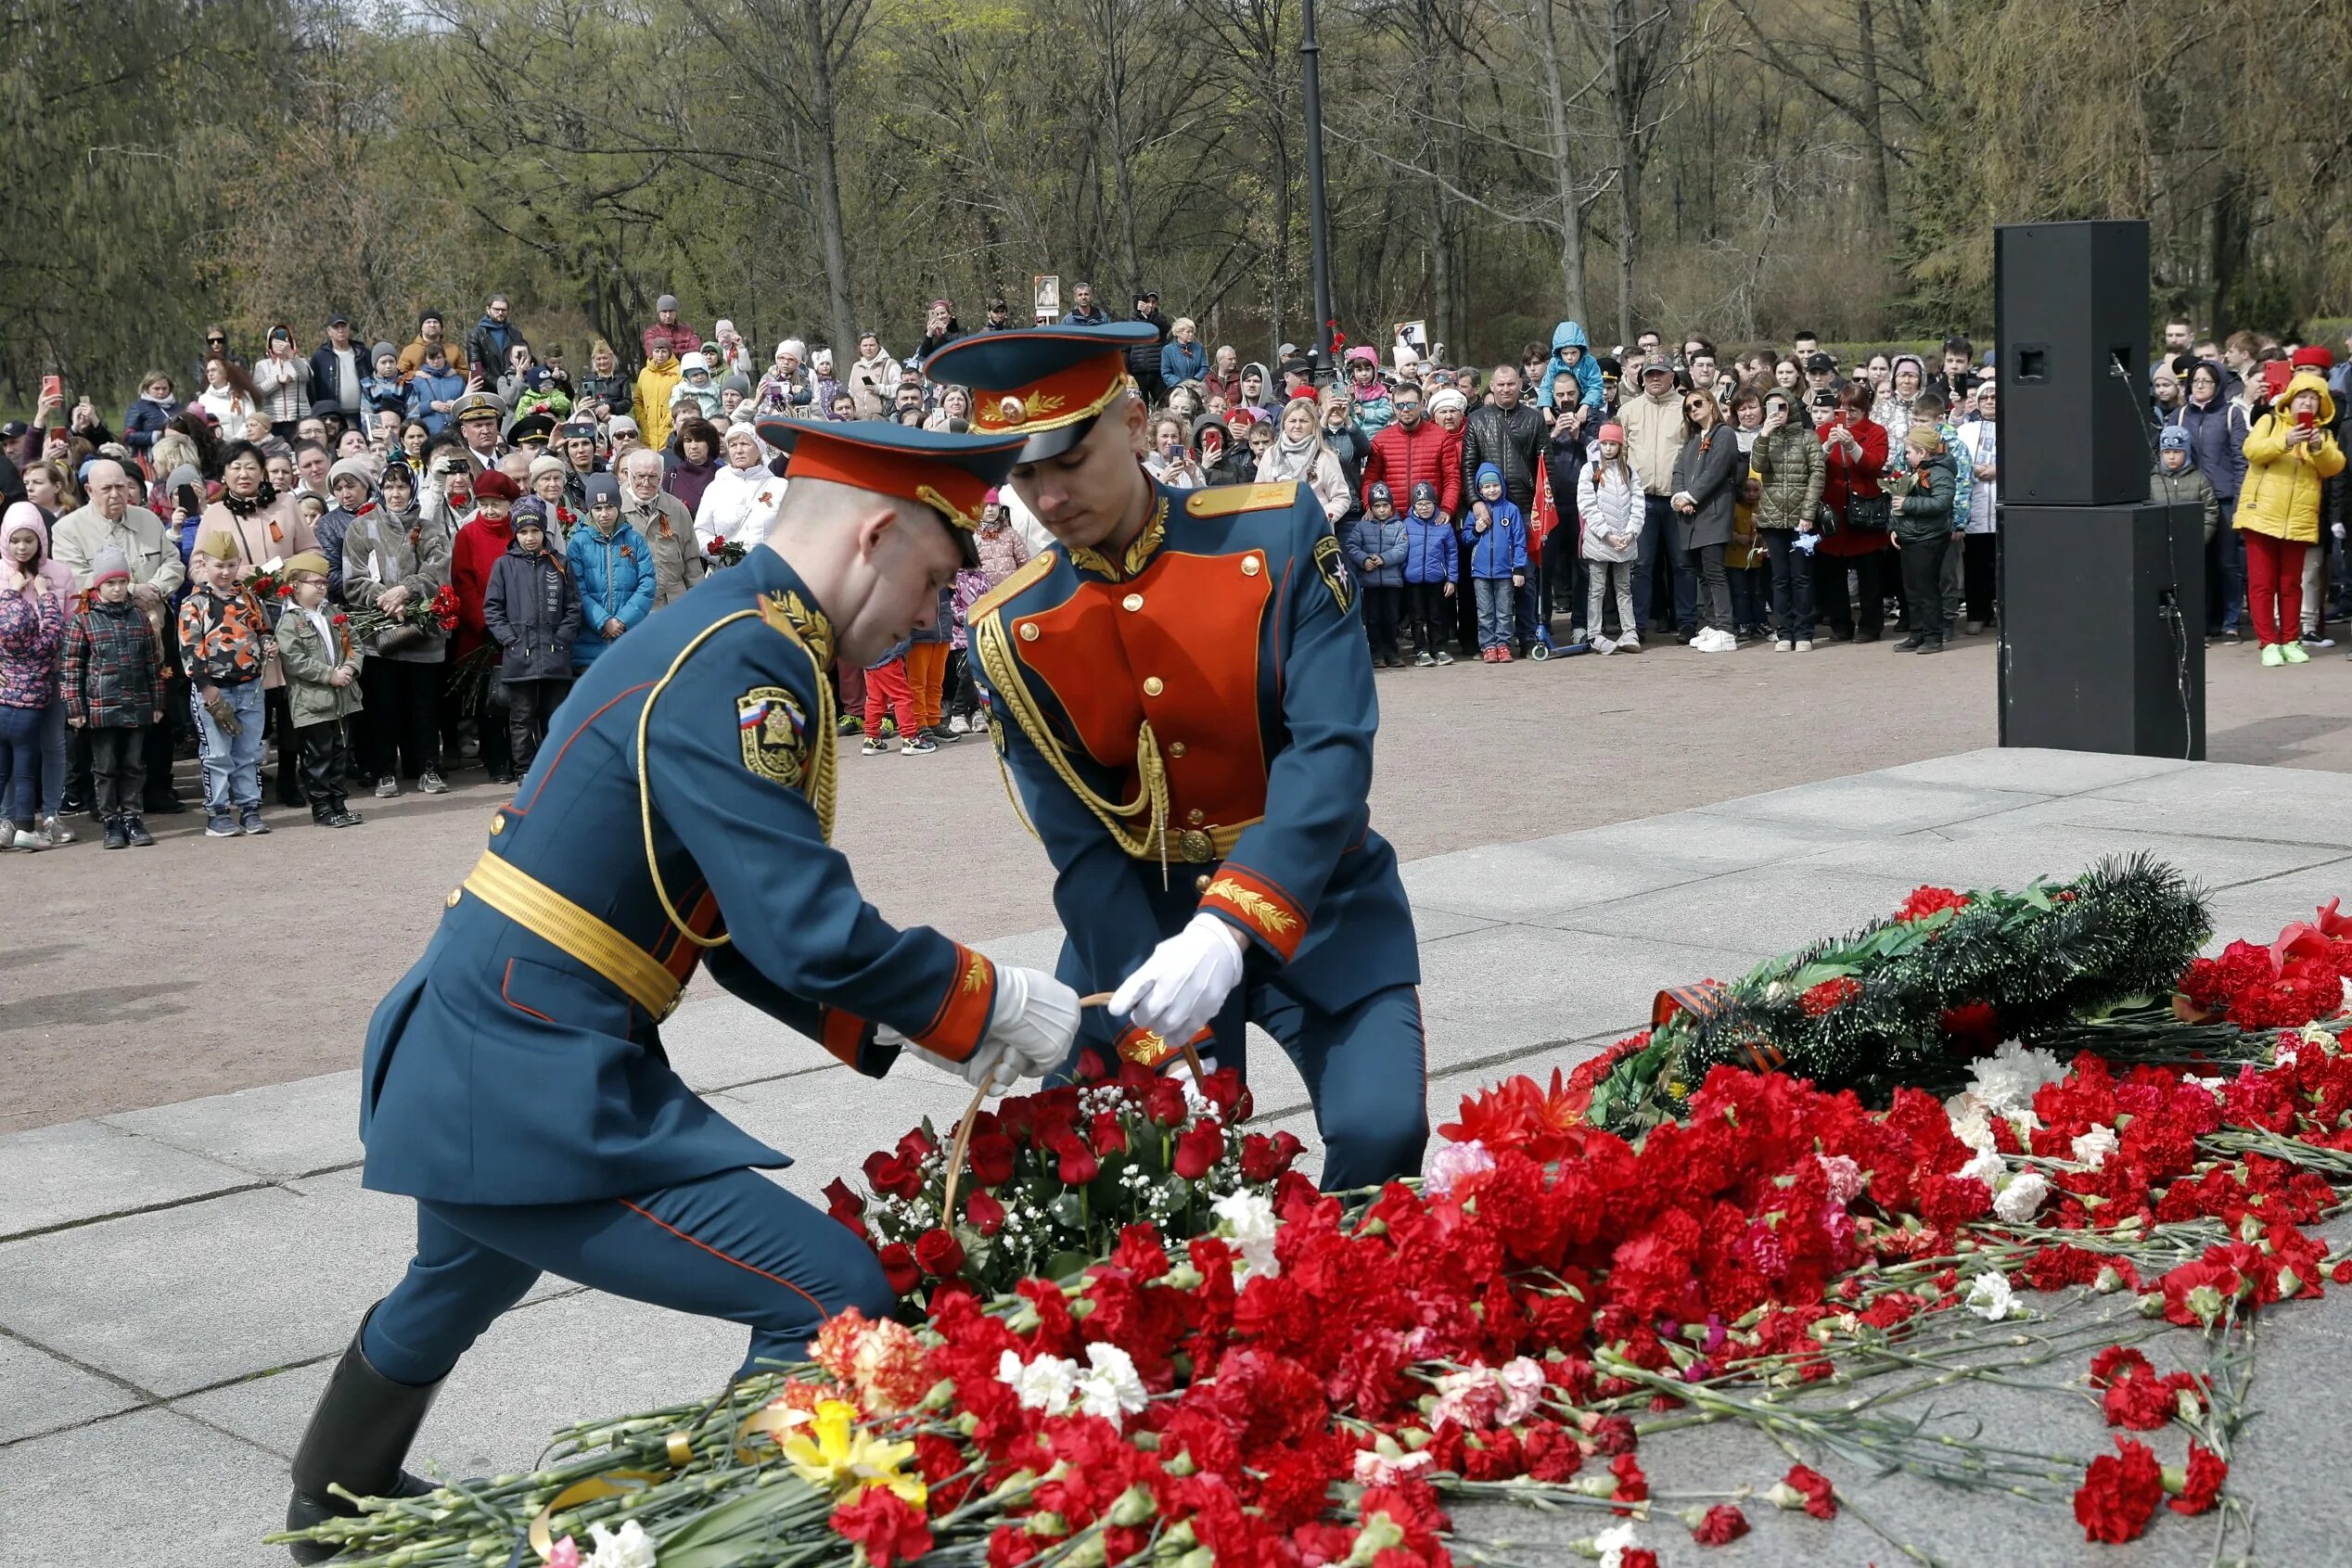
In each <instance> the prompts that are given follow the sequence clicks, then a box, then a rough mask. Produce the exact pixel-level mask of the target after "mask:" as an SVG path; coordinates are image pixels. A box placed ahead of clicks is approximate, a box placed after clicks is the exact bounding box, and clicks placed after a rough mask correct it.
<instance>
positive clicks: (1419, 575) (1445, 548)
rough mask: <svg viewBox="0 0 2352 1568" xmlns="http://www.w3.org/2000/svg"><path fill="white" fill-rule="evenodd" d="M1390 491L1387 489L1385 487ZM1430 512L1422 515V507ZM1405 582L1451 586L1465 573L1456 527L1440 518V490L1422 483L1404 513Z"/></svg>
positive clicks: (1420, 482)
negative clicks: (1452, 582)
mask: <svg viewBox="0 0 2352 1568" xmlns="http://www.w3.org/2000/svg"><path fill="white" fill-rule="evenodd" d="M1381 488H1382V489H1384V490H1385V489H1387V486H1385V485H1384V486H1382V487H1381ZM1424 503H1427V504H1428V507H1429V512H1428V515H1427V516H1423V515H1422V511H1421V508H1422V504H1424ZM1404 567H1405V580H1406V581H1407V582H1451V581H1453V580H1455V579H1456V578H1457V577H1458V576H1459V575H1460V574H1461V571H1462V543H1461V539H1460V536H1458V535H1457V534H1456V533H1455V532H1454V531H1453V525H1452V524H1451V523H1450V522H1447V521H1446V520H1445V519H1444V518H1443V517H1440V516H1438V487H1437V486H1435V485H1433V484H1431V483H1430V482H1429V481H1428V480H1426V479H1423V480H1420V481H1419V482H1417V483H1416V484H1414V486H1413V487H1412V504H1411V506H1410V509H1409V510H1407V511H1406V513H1405V561H1404Z"/></svg>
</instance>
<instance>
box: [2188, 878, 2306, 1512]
mask: <svg viewBox="0 0 2352 1568" xmlns="http://www.w3.org/2000/svg"><path fill="white" fill-rule="evenodd" d="M2328 908H2329V909H2330V910H2333V909H2334V908H2335V906H2334V905H2333V903H2331V904H2330V905H2329V906H2328ZM2229 1479H2230V1462H2229V1461H2228V1460H2224V1459H2222V1458H2220V1457H2219V1456H2218V1455H2217V1454H2215V1453H2214V1452H2213V1451H2212V1450H2211V1449H2209V1448H2207V1447H2205V1446H2204V1445H2203V1444H2201V1443H2192V1444H2190V1445H2189V1468H2188V1469H2187V1470H2186V1471H2185V1472H2182V1475H2181V1481H2180V1488H2179V1490H2180V1495H2179V1497H2177V1498H2173V1499H2172V1500H2171V1501H2170V1502H2168V1503H2167V1504H2166V1505H2165V1506H2166V1507H2167V1508H2169V1509H2170V1510H2172V1511H2173V1512H2175V1513H2203V1512H2204V1511H2205V1510H2207V1509H2209V1508H2211V1507H2212V1506H2213V1505H2214V1504H2215V1503H2216V1502H2218V1501H2219V1500H2220V1497H2221V1484H2222V1483H2223V1482H2225V1481H2227V1480H2229ZM2170 1482H2171V1478H2170V1477H2169V1476H2167V1478H2166V1484H2167V1487H2169V1485H2170Z"/></svg>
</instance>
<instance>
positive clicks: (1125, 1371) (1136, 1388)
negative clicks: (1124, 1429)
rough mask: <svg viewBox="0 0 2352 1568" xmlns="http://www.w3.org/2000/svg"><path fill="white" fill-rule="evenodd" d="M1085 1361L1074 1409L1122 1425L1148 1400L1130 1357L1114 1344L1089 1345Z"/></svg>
mask: <svg viewBox="0 0 2352 1568" xmlns="http://www.w3.org/2000/svg"><path fill="white" fill-rule="evenodd" d="M1007 1354H1010V1352H1007ZM1086 1360H1087V1370H1086V1371H1085V1373H1084V1374H1083V1375H1082V1376H1080V1378H1079V1380H1078V1408H1079V1409H1081V1410H1083V1411H1085V1412H1086V1413H1087V1414H1088V1415H1090V1416H1100V1417H1102V1418H1103V1419H1104V1420H1105V1421H1109V1422H1111V1423H1112V1424H1113V1425H1115V1426H1123V1425H1125V1424H1126V1421H1125V1418H1127V1417H1129V1416H1131V1415H1134V1414H1136V1413H1137V1412H1139V1411H1140V1410H1142V1409H1143V1408H1144V1406H1145V1405H1148V1404H1149V1403H1151V1396H1150V1395H1149V1394H1147V1393H1145V1392H1144V1380H1143V1378H1142V1376H1141V1375H1139V1374H1138V1373H1137V1372H1136V1370H1135V1362H1134V1359H1133V1358H1131V1357H1130V1356H1129V1355H1128V1354H1127V1352H1126V1351H1124V1350H1121V1349H1120V1348H1119V1347H1118V1345H1101V1344H1096V1345H1088V1346H1087V1347H1086Z"/></svg>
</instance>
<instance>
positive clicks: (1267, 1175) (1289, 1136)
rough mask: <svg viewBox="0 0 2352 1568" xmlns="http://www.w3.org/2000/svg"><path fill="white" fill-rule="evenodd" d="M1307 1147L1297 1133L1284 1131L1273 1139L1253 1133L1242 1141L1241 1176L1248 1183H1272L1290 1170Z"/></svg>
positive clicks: (1276, 1134) (1259, 1133)
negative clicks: (1299, 1139)
mask: <svg viewBox="0 0 2352 1568" xmlns="http://www.w3.org/2000/svg"><path fill="white" fill-rule="evenodd" d="M1305 1148H1306V1145H1305V1144H1303V1143H1301V1142H1299V1141H1298V1135H1297V1133H1295V1132H1289V1131H1283V1132H1277V1133H1275V1134H1274V1135H1273V1136H1272V1138H1269V1137H1267V1136H1266V1135H1265V1134H1264V1133H1261V1132H1252V1133H1249V1134H1246V1135H1245V1136H1244V1137H1243V1139H1242V1141H1241V1174H1242V1178H1243V1179H1245V1180H1247V1181H1272V1179H1274V1178H1275V1177H1277V1176H1280V1175H1281V1174H1282V1173H1283V1172H1284V1171H1286V1170H1288V1169H1289V1168H1290V1162H1291V1161H1293V1160H1295V1159H1297V1157H1298V1155H1299V1153H1300V1151H1302V1150H1304V1149H1305Z"/></svg>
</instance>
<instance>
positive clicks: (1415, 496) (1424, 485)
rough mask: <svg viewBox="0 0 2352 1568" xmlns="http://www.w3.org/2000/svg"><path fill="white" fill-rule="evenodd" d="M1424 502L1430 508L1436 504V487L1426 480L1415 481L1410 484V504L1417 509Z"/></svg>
mask: <svg viewBox="0 0 2352 1568" xmlns="http://www.w3.org/2000/svg"><path fill="white" fill-rule="evenodd" d="M1423 502H1427V503H1428V504H1430V505H1432V506H1435V505H1436V504H1438V487H1437V486H1436V485H1433V484H1431V483H1430V482H1429V481H1428V480H1426V479H1415V480H1414V481H1413V482H1412V505H1413V506H1415V507H1418V506H1420V504H1422V503H1423Z"/></svg>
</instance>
